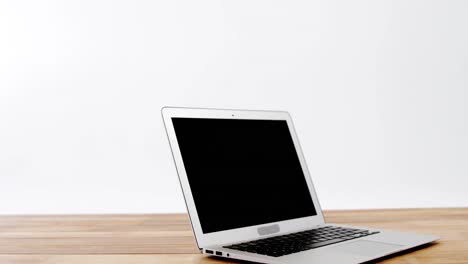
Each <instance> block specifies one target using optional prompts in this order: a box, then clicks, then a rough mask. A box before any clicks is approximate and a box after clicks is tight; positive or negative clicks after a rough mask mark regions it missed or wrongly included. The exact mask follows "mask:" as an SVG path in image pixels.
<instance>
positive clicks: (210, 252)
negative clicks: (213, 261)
mask: <svg viewBox="0 0 468 264" xmlns="http://www.w3.org/2000/svg"><path fill="white" fill-rule="evenodd" d="M205 253H206V254H213V250H209V249H206V250H205Z"/></svg>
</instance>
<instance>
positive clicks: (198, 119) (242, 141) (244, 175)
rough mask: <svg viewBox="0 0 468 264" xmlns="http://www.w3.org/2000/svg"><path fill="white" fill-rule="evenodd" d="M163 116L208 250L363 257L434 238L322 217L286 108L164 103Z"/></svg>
mask: <svg viewBox="0 0 468 264" xmlns="http://www.w3.org/2000/svg"><path fill="white" fill-rule="evenodd" d="M162 114H163V119H164V123H165V126H166V131H167V135H168V138H169V143H170V145H171V148H172V153H173V156H174V161H175V164H176V167H177V172H178V175H179V179H180V183H181V186H182V190H183V194H184V197H185V202H186V204H187V209H188V213H189V215H190V220H191V224H192V228H193V233H194V235H195V239H196V241H197V244H198V248H199V249H200V251H201V252H202V253H204V254H208V255H214V256H218V257H222V258H227V259H238V260H247V261H254V262H261V263H289V264H295V263H297V264H299V263H361V262H365V261H369V260H373V259H376V258H380V257H383V256H386V255H389V254H392V253H396V252H399V251H402V250H405V249H409V248H413V247H416V246H419V245H423V244H426V243H430V242H432V241H435V240H437V239H438V238H437V237H436V236H432V235H419V234H410V233H401V232H395V231H387V230H381V229H374V228H366V227H354V226H344V225H336V224H331V223H326V222H325V220H324V218H323V214H322V209H321V208H320V204H319V201H318V198H317V195H316V193H315V190H314V185H313V183H312V179H311V177H310V174H309V171H308V169H307V165H306V161H305V158H304V156H303V154H302V151H301V147H300V145H299V140H298V138H297V135H296V132H295V131H294V126H293V123H292V120H291V116H290V115H289V114H288V113H287V112H274V111H245V110H214V109H190V108H175V107H165V108H163V109H162ZM338 181H339V179H337V182H338Z"/></svg>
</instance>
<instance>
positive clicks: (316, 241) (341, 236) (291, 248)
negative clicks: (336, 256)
mask: <svg viewBox="0 0 468 264" xmlns="http://www.w3.org/2000/svg"><path fill="white" fill-rule="evenodd" d="M376 233H379V232H371V231H369V230H363V229H355V228H344V227H337V226H324V227H319V228H315V229H311V230H307V231H303V232H298V233H291V234H287V235H281V236H275V237H269V238H264V239H260V240H254V241H249V242H245V243H240V244H235V245H230V246H224V247H225V248H230V249H235V250H240V251H247V252H251V253H257V254H261V255H267V256H271V257H281V256H284V255H289V254H292V253H297V252H300V251H305V250H309V249H313V248H318V247H323V246H327V245H331V244H335V243H339V242H343V241H346V240H350V239H356V238H360V237H364V236H369V235H373V234H376Z"/></svg>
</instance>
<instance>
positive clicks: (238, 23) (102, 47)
mask: <svg viewBox="0 0 468 264" xmlns="http://www.w3.org/2000/svg"><path fill="white" fill-rule="evenodd" d="M467 14H468V2H467V1H463V0H462V1H442V0H429V1H427V0H425V1H416V0H409V1H386V0H378V1H376V0H369V1H363V0H358V1H347V0H340V1H330V0H321V1H309V0H305V1H296V0H294V1H271V0H253V1H252V0H249V1H247V0H245V1H244V0H242V1H239V0H236V1H230V0H222V1H220V0H217V1H215V0H213V1H209V0H200V1H191V0H171V1H154V0H139V1H130V0H127V1H110V0H109V1H104V0H81V1H58V0H54V1H16V0H6V1H5V0H4V1H1V2H0V214H19V213H134V212H139V213H140V212H148V213H150V212H180V211H185V205H184V202H183V198H182V195H181V192H180V189H179V185H178V180H177V176H176V172H175V168H174V166H173V162H172V158H171V155H170V150H169V146H168V143H167V141H166V138H165V132H164V128H163V124H162V120H161V118H160V112H159V110H160V108H161V107H162V106H164V105H180V106H201V107H220V108H248V109H280V110H289V111H290V112H291V113H292V115H293V117H294V119H295V124H296V128H297V130H298V133H299V137H300V140H301V142H302V145H303V149H304V152H305V155H306V158H307V160H308V163H309V167H310V170H311V172H312V176H313V180H314V181H315V183H316V188H317V190H318V194H319V197H320V200H321V203H322V206H323V207H324V208H326V209H332V208H376V207H379V208H380V207H436V206H468V191H467V186H468V105H467V103H468V16H467Z"/></svg>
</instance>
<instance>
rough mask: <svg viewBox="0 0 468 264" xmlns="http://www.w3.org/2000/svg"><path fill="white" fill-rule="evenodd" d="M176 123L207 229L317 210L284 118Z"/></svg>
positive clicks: (302, 215) (188, 170)
mask: <svg viewBox="0 0 468 264" xmlns="http://www.w3.org/2000/svg"><path fill="white" fill-rule="evenodd" d="M172 122H173V125H174V129H175V133H176V137H177V141H178V143H179V148H180V152H181V154H182V160H183V162H184V166H185V170H186V173H187V178H188V181H189V184H190V188H191V191H192V195H193V199H194V202H195V207H196V209H197V212H198V217H199V220H200V224H201V227H202V230H203V233H211V232H218V231H224V230H229V229H235V228H241V227H247V226H253V225H260V224H267V223H272V222H278V221H284V220H290V219H295V218H300V217H306V216H313V215H316V214H317V213H316V210H315V207H314V204H313V202H312V197H311V195H310V192H309V189H308V187H307V183H306V180H305V177H304V173H303V171H302V168H301V164H300V162H299V157H298V155H297V153H296V149H295V147H294V143H293V140H292V137H291V134H290V132H289V128H288V124H287V122H286V121H285V120H246V119H209V118H172Z"/></svg>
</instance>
